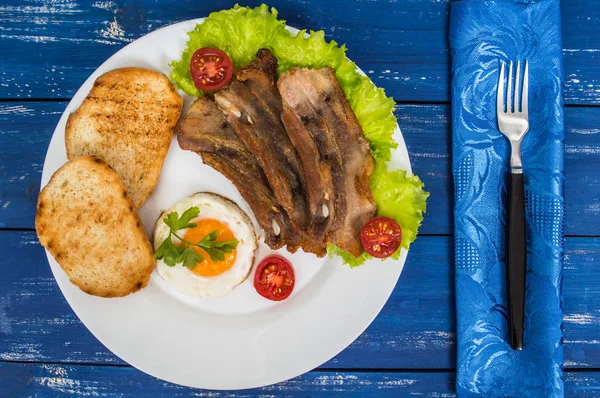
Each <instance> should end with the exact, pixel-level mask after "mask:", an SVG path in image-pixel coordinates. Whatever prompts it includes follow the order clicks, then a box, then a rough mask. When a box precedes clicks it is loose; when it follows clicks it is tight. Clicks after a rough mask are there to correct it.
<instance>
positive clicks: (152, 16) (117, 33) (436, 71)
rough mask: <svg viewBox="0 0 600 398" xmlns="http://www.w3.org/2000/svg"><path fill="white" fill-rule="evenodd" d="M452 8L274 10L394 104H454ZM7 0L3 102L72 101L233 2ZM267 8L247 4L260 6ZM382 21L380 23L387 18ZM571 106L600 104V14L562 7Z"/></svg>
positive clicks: (430, 0) (434, 4)
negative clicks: (334, 51)
mask: <svg viewBox="0 0 600 398" xmlns="http://www.w3.org/2000/svg"><path fill="white" fill-rule="evenodd" d="M448 1H449V0H441V1H440V0H421V1H415V0H385V1H377V2H373V1H370V0H358V1H354V2H353V3H352V7H340V6H339V3H338V2H335V1H334V2H323V1H321V0H303V1H299V2H288V1H284V0H273V1H270V2H269V4H270V5H271V6H274V7H276V8H277V9H278V10H279V12H280V16H281V18H283V19H286V20H287V21H288V23H289V24H290V25H292V26H296V27H300V28H307V29H313V30H314V29H323V30H325V32H326V34H327V36H328V38H331V39H335V40H336V41H338V42H339V43H347V44H349V51H348V55H349V57H350V58H351V59H352V60H354V61H355V62H357V64H358V65H359V66H360V67H361V68H363V69H364V70H365V72H366V73H368V74H369V76H371V77H372V78H373V80H374V81H375V83H376V84H377V85H379V86H381V87H384V88H385V89H386V90H387V92H388V94H389V95H391V96H393V97H394V98H395V99H396V100H398V101H448V100H449V98H450V95H449V62H448V61H449V51H448V44H447V29H448V26H447V25H448V17H447V15H448V10H449V4H448ZM170 3H171V2H170V1H169V0H158V1H148V0H139V1H135V2H129V1H128V2H125V1H95V0H93V1H92V0H85V1H79V2H75V1H74V0H65V1H61V2H54V1H50V0H31V1H29V2H27V3H26V4H24V3H22V2H21V1H20V0H5V1H4V2H3V5H2V6H0V26H2V29H1V30H0V51H2V53H3V57H2V59H1V60H0V69H1V70H2V71H3V72H2V73H3V75H2V82H1V84H0V98H70V97H71V96H72V95H73V94H74V92H75V91H76V90H77V88H78V87H79V86H80V85H81V83H83V81H84V80H85V79H86V78H87V77H88V76H89V75H90V74H91V73H92V72H93V71H94V70H95V69H96V68H97V67H98V66H99V65H100V64H101V63H102V62H103V61H104V60H106V59H107V58H108V57H109V56H110V55H112V54H113V53H114V52H116V51H117V50H119V49H120V48H122V47H123V46H125V45H126V44H127V43H129V42H131V41H132V40H134V39H136V38H138V37H140V36H141V35H144V34H146V33H148V32H150V31H153V30H155V29H157V28H159V27H162V26H165V25H168V24H171V23H174V22H179V21H182V20H186V19H190V18H194V17H202V16H206V15H208V14H209V13H210V12H212V11H217V10H220V9H224V8H229V7H231V5H232V2H230V1H227V0H214V1H211V2H202V1H200V2H199V1H194V0H181V1H179V2H178V3H177V7H172V6H171V4H170ZM260 3H261V1H255V0H252V1H249V2H247V3H245V4H248V5H251V6H254V5H258V4H260ZM382 15H385V16H386V18H384V19H382V18H381V16H382ZM562 17H563V27H564V56H565V76H566V84H565V100H566V101H567V103H570V104H598V103H600V69H598V68H597V65H598V64H600V41H599V40H597V38H598V37H600V11H599V10H598V7H593V6H591V5H590V4H589V3H588V2H583V1H579V2H576V1H568V2H567V1H565V2H562Z"/></svg>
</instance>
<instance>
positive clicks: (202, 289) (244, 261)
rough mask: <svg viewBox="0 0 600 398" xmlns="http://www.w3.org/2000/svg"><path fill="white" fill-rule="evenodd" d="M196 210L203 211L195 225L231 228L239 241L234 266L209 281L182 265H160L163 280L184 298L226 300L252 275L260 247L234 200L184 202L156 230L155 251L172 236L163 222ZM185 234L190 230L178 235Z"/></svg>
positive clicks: (203, 197)
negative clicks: (207, 221)
mask: <svg viewBox="0 0 600 398" xmlns="http://www.w3.org/2000/svg"><path fill="white" fill-rule="evenodd" d="M193 206H197V207H198V208H199V209H200V214H199V215H198V217H197V218H195V219H194V220H193V221H192V222H197V221H198V220H201V219H205V218H212V219H216V220H219V221H221V222H222V223H224V224H225V225H227V226H228V227H229V229H230V230H231V232H232V233H233V235H234V236H235V238H236V239H237V240H238V245H237V247H236V251H237V254H236V258H235V262H234V264H233V266H232V267H231V268H230V269H228V270H227V271H225V272H223V273H222V274H220V275H215V276H209V277H203V276H200V275H196V274H194V273H193V272H192V271H191V270H190V269H188V268H187V267H184V266H183V265H182V264H176V265H175V266H174V267H170V266H168V265H167V264H166V263H165V262H164V261H163V260H157V261H156V268H157V271H158V273H159V274H160V276H161V277H162V278H163V279H164V280H166V281H167V282H168V283H169V284H170V285H171V286H172V287H173V288H175V289H176V290H177V291H178V292H180V293H182V294H185V295H188V296H192V297H218V296H222V295H224V294H227V293H229V292H231V291H232V290H233V289H234V288H235V287H236V286H237V285H239V284H240V283H242V282H243V281H244V280H245V279H246V277H247V276H248V274H249V273H250V269H251V268H252V264H253V263H254V253H255V251H256V249H257V247H258V242H257V239H256V234H255V233H254V228H253V225H252V221H251V220H250V218H249V217H248V215H247V214H246V213H244V211H243V210H242V209H240V208H239V207H238V206H237V205H236V204H235V203H234V202H232V201H231V200H229V199H226V198H224V197H222V196H219V195H216V194H212V193H208V192H200V193H196V194H194V195H191V196H188V197H187V198H185V199H182V200H180V201H179V202H177V203H176V204H175V205H173V206H172V207H171V208H170V209H169V210H167V211H166V212H164V213H163V214H161V216H160V217H159V218H158V221H157V222H156V226H155V228H154V250H156V249H157V248H158V247H159V246H160V245H161V243H162V242H163V241H164V240H165V239H166V238H167V236H169V227H168V226H167V224H165V223H164V222H163V218H164V217H165V216H166V214H168V213H170V212H173V211H176V212H177V213H179V216H181V215H182V214H183V212H184V211H186V210H187V209H189V208H190V207H193ZM185 233H186V230H181V231H179V232H178V233H177V234H178V235H179V236H183V235H185ZM171 239H172V240H173V243H177V242H178V240H177V238H174V237H171Z"/></svg>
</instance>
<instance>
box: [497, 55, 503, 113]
mask: <svg viewBox="0 0 600 398" xmlns="http://www.w3.org/2000/svg"><path fill="white" fill-rule="evenodd" d="M504 65H505V62H504V61H502V66H501V67H500V75H499V76H498V93H497V94H496V114H500V113H504Z"/></svg>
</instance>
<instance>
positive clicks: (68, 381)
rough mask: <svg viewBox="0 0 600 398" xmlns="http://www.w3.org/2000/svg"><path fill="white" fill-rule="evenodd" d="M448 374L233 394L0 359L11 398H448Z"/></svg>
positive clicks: (125, 373)
mask: <svg viewBox="0 0 600 398" xmlns="http://www.w3.org/2000/svg"><path fill="white" fill-rule="evenodd" d="M232 377H235V375H232ZM453 378H454V377H453V374H449V373H420V372H419V373H413V372H409V373H408V372H406V373H405V372H398V373H395V372H394V373H391V372H387V373H386V372H383V373H359V372H310V373H306V374H304V375H302V376H300V377H297V378H295V379H292V380H289V381H287V382H284V383H279V384H275V385H272V386H267V387H263V388H257V389H251V390H242V391H235V392H234V391H208V390H199V389H191V388H187V387H182V386H178V385H176V384H172V383H168V382H163V381H161V380H159V379H156V378H154V377H152V376H149V375H146V374H144V373H142V372H140V371H138V370H136V369H133V368H131V367H114V366H102V367H99V366H67V365H54V364H52V365H38V364H13V363H2V362H0V390H1V391H3V392H5V393H8V394H9V395H8V396H15V397H25V396H38V395H41V396H44V397H72V396H78V397H81V396H105V395H106V396H111V397H140V396H145V397H154V396H169V397H259V396H260V397H306V396H310V397H331V396H343V397H364V396H371V395H373V394H377V396H378V397H398V396H399V395H408V394H411V395H417V394H418V395H420V396H425V397H453V396H455V395H454V393H453V392H452V390H453V388H454V387H453V384H454V382H453Z"/></svg>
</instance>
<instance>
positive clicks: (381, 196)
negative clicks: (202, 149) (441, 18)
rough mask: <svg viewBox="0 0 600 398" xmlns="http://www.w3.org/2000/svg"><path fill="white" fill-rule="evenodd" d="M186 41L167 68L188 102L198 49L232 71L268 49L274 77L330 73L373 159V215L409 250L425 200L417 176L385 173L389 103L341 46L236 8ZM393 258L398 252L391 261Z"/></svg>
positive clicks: (267, 13)
mask: <svg viewBox="0 0 600 398" xmlns="http://www.w3.org/2000/svg"><path fill="white" fill-rule="evenodd" d="M188 35H189V36H190V39H189V41H188V43H187V47H186V49H185V51H184V52H183V54H182V57H181V59H180V60H178V61H173V62H172V63H171V66H172V68H173V69H172V72H171V80H172V81H173V82H174V83H175V84H176V85H177V87H179V88H180V89H182V90H183V91H185V92H186V93H188V94H190V95H193V96H201V95H202V94H203V93H202V92H201V91H200V90H198V89H197V88H196V87H195V86H194V83H193V81H192V77H191V74H190V70H189V65H190V59H191V57H192V55H193V54H194V52H195V51H196V50H197V49H199V48H202V47H212V48H218V49H221V50H223V51H225V53H227V55H229V57H230V58H231V61H232V62H233V65H234V67H235V69H236V70H237V69H239V68H240V67H242V66H245V65H246V64H248V62H250V61H251V60H253V59H254V58H255V57H256V53H257V51H258V50H259V49H261V48H269V49H270V50H271V51H272V52H273V55H275V56H276V57H277V59H278V62H279V64H278V72H279V73H284V72H286V71H288V70H290V69H291V68H292V67H295V66H299V67H307V68H315V69H318V68H323V67H327V66H328V67H331V68H333V69H334V70H335V74H336V77H337V79H338V81H339V82H340V85H341V87H342V90H343V91H344V94H346V97H347V98H348V101H349V102H350V106H351V107H352V110H353V111H354V113H355V114H356V117H357V119H358V121H359V123H360V125H361V127H362V129H363V132H364V134H365V138H366V139H367V141H368V142H369V145H370V148H371V153H372V154H373V158H374V159H375V171H374V172H373V173H372V174H371V189H372V191H373V196H374V198H375V203H376V204H377V213H378V215H383V216H387V217H392V218H393V219H395V220H396V221H397V222H398V223H399V224H400V226H401V227H402V244H401V248H405V249H408V247H409V245H410V243H411V242H412V241H414V240H415V239H416V237H417V230H418V228H419V225H420V224H421V222H422V221H423V213H424V212H425V202H426V199H427V197H428V196H429V194H428V193H427V192H425V191H424V190H423V183H422V182H421V180H420V179H419V178H418V177H417V176H410V177H408V176H407V175H406V173H405V172H404V171H389V170H388V169H387V162H388V161H389V160H390V158H391V153H392V152H391V151H392V150H393V149H394V148H396V147H397V146H398V144H397V143H396V142H395V141H394V139H393V134H394V129H395V127H396V117H395V116H394V113H393V112H394V105H395V103H394V100H393V99H391V98H389V97H387V96H386V95H385V92H384V90H383V89H381V88H377V87H375V85H374V84H373V82H372V81H371V80H370V79H369V78H368V77H367V76H364V75H363V74H361V73H360V72H359V71H358V69H357V67H356V65H355V64H354V63H353V62H351V61H349V60H348V58H346V47H345V46H339V45H338V44H337V43H336V42H335V41H333V40H332V41H330V42H327V41H326V40H325V33H324V32H323V31H318V32H313V31H311V32H306V31H300V33H298V35H296V36H294V35H292V34H291V33H290V32H289V31H288V30H287V29H285V21H282V20H279V19H277V10H275V9H274V8H272V9H270V10H269V8H268V7H267V6H266V5H264V4H263V5H261V6H259V7H256V8H248V7H240V6H239V5H236V6H235V7H233V8H232V9H230V10H224V11H219V12H215V13H212V14H210V15H209V16H208V18H206V20H205V21H204V23H203V24H199V25H197V26H196V28H195V29H194V30H193V31H191V32H190V33H188ZM328 252H329V255H330V256H332V255H339V256H340V257H341V258H342V259H343V261H344V263H346V264H349V265H350V266H357V265H360V264H362V263H364V262H365V260H367V259H368V258H370V256H369V255H368V254H366V253H364V254H363V255H361V256H360V257H359V258H354V257H353V256H352V255H350V254H349V253H346V252H344V251H342V250H341V249H340V248H338V247H336V246H334V245H330V246H329V247H328ZM398 256H399V251H398V252H397V253H395V255H394V258H398Z"/></svg>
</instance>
